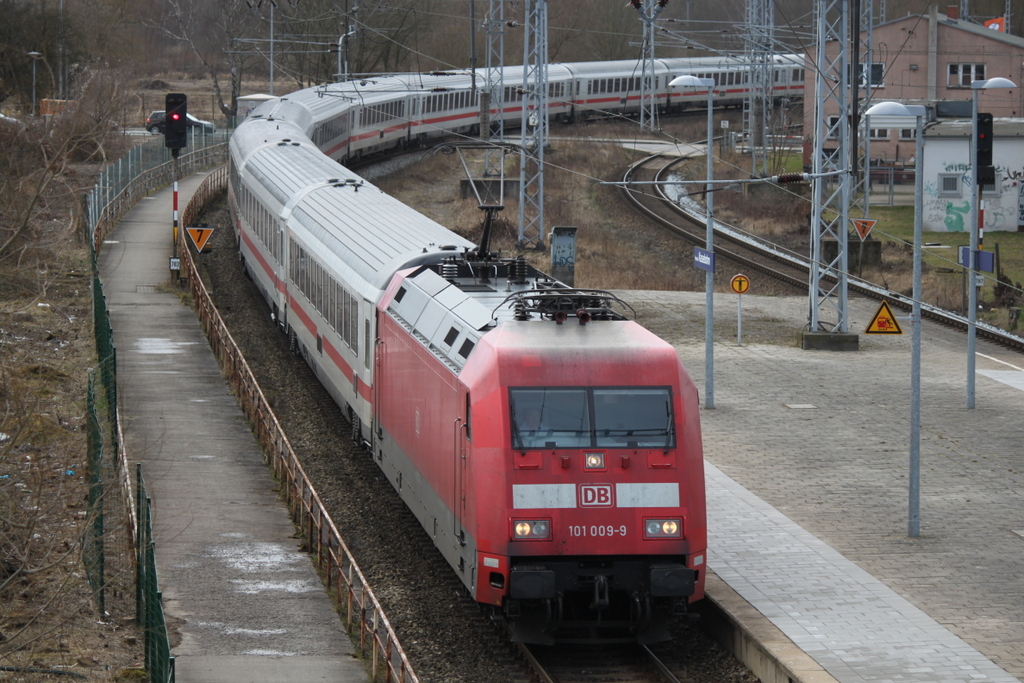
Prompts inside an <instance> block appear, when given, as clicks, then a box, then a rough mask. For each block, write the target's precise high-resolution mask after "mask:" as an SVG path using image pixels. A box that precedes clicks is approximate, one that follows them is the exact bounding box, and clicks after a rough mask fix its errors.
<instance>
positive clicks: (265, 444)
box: [181, 167, 419, 683]
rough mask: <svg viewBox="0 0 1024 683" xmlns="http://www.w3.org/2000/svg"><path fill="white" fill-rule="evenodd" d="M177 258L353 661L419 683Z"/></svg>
mask: <svg viewBox="0 0 1024 683" xmlns="http://www.w3.org/2000/svg"><path fill="white" fill-rule="evenodd" d="M227 178H228V171H227V167H223V168H219V169H217V170H215V171H213V172H212V173H211V174H210V175H209V176H208V177H207V178H206V179H205V180H204V181H203V183H202V185H201V186H200V187H199V189H198V190H197V191H196V193H195V194H194V195H193V197H192V199H191V200H190V201H189V203H188V205H187V206H186V207H185V210H184V211H183V212H182V225H191V224H193V223H195V222H196V219H197V218H198V215H199V213H200V212H201V211H202V209H203V207H204V205H205V204H206V203H207V202H208V201H209V200H210V199H211V198H212V197H214V196H217V195H219V194H220V193H222V192H223V191H224V190H225V188H226V187H227ZM181 257H182V272H183V273H184V274H185V276H186V277H187V278H188V283H189V289H190V292H191V294H192V299H193V301H194V305H195V308H196V314H197V315H198V316H199V320H200V322H201V324H202V326H203V330H204V331H205V332H206V336H207V338H208V340H209V342H210V348H212V349H213V352H214V354H215V355H216V356H217V359H218V361H219V362H220V365H221V369H222V372H223V374H224V376H225V378H226V379H227V380H228V382H230V383H231V386H232V388H233V389H234V390H235V395H236V396H237V397H238V401H239V403H240V404H241V407H242V410H243V411H244V412H245V415H246V417H247V418H248V420H249V424H250V425H251V426H252V430H253V432H254V433H255V434H256V437H257V438H258V439H259V442H260V445H261V447H262V448H263V453H264V456H265V459H266V463H267V465H269V466H270V467H271V469H272V470H273V471H274V476H275V477H276V478H277V479H278V481H279V482H280V484H281V489H280V490H281V495H282V496H283V497H284V499H285V502H286V503H287V504H288V506H289V508H290V510H291V514H292V520H293V521H294V522H295V524H296V525H298V527H299V528H300V529H302V531H303V533H304V534H305V536H306V538H307V547H308V548H309V551H310V553H311V554H313V555H314V556H315V558H316V562H317V567H318V568H319V570H320V572H321V574H322V576H323V578H324V581H325V582H326V584H327V587H328V590H329V592H330V594H331V596H332V599H333V600H334V601H335V606H336V607H337V608H338V609H339V610H341V612H342V617H343V618H344V620H345V625H346V628H347V629H348V632H349V634H350V635H352V636H355V635H356V633H358V637H359V654H360V656H361V657H364V658H366V657H367V649H368V648H369V649H370V652H369V658H370V661H369V664H370V669H371V671H370V673H371V677H372V678H371V680H374V681H376V680H378V675H383V676H384V680H385V681H387V682H390V681H395V682H396V683H404V682H408V683H418V681H419V679H418V678H417V677H416V674H415V673H414V672H413V670H412V666H411V664H410V663H409V660H408V657H407V656H406V654H405V651H404V650H403V649H402V646H401V644H400V643H399V642H398V638H397V636H396V635H395V632H394V629H393V628H392V626H391V622H390V621H389V620H388V618H387V616H386V615H385V614H384V610H383V608H382V607H381V605H380V603H379V602H378V601H377V598H376V596H375V595H374V593H373V590H372V589H371V588H370V586H369V584H368V583H367V582H366V578H365V576H363V573H362V571H361V570H360V569H359V566H358V565H357V564H356V561H355V558H354V557H353V556H352V553H351V551H350V550H349V549H348V547H347V546H346V544H345V541H344V539H343V538H342V536H341V533H340V532H339V531H338V529H337V527H336V526H335V525H334V522H333V521H332V520H331V518H330V516H329V515H328V513H327V510H326V508H325V507H324V504H323V502H322V501H321V500H320V496H319V495H317V493H316V491H315V490H314V488H313V485H312V483H311V482H310V481H309V478H308V477H307V476H306V473H305V471H304V470H303V468H302V465H301V464H300V462H299V460H298V458H297V457H296V455H295V452H294V451H293V450H292V447H291V444H290V443H289V441H288V437H287V436H286V435H285V433H284V430H283V429H282V428H281V425H280V424H279V423H278V421H277V417H276V416H275V415H274V412H273V411H272V410H271V408H270V404H269V403H268V402H267V399H266V397H265V396H264V395H263V390H262V389H261V388H260V386H259V384H258V382H257V381H256V377H255V375H254V374H253V373H252V371H251V370H250V369H249V365H248V363H247V362H246V360H245V358H244V357H243V356H242V353H241V351H240V350H239V349H238V346H237V345H236V344H235V341H234V339H233V338H232V336H231V333H230V332H229V331H228V329H227V326H226V325H225V324H224V321H223V319H222V318H221V317H220V313H219V312H218V311H217V309H216V307H215V306H214V304H213V300H212V299H211V298H210V295H209V292H207V290H206V286H205V285H204V284H203V282H202V279H201V277H200V275H199V271H198V270H197V268H196V265H195V262H194V259H193V257H192V248H191V246H189V247H188V248H183V249H181Z"/></svg>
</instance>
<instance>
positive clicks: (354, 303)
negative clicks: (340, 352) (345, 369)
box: [348, 294, 359, 356]
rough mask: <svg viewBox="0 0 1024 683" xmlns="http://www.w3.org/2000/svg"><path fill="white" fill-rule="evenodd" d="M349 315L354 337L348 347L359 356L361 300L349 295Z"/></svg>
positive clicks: (350, 339)
mask: <svg viewBox="0 0 1024 683" xmlns="http://www.w3.org/2000/svg"><path fill="white" fill-rule="evenodd" d="M348 315H349V320H350V325H351V331H352V336H351V337H350V338H349V341H348V345H349V347H351V349H352V353H354V354H356V355H357V356H358V355H359V300H358V299H356V298H355V297H354V296H352V295H351V294H350V295H349V307H348Z"/></svg>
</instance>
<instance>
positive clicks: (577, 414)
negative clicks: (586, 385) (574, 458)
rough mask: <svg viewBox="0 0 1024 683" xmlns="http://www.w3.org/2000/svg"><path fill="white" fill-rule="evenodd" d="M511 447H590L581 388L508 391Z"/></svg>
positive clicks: (588, 416) (588, 412)
mask: <svg viewBox="0 0 1024 683" xmlns="http://www.w3.org/2000/svg"><path fill="white" fill-rule="evenodd" d="M509 403H510V404H511V406H512V445H513V447H514V448H519V449H523V448H583V447H586V446H589V445H590V432H591V430H590V409H589V406H588V405H587V404H588V401H587V391H586V390H585V389H544V388H530V389H512V390H510V391H509Z"/></svg>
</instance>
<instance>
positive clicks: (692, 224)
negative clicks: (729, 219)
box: [621, 154, 1024, 352]
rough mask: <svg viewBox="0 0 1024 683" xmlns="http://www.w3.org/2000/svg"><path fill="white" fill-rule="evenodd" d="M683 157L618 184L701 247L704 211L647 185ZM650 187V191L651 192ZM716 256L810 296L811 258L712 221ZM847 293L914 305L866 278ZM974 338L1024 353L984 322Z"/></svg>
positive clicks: (649, 162)
mask: <svg viewBox="0 0 1024 683" xmlns="http://www.w3.org/2000/svg"><path fill="white" fill-rule="evenodd" d="M682 161H683V159H682V158H679V159H674V160H669V161H667V162H666V161H665V157H664V155H661V154H654V155H651V156H649V157H647V158H645V159H642V160H640V161H639V162H637V163H636V164H634V165H633V166H631V167H630V168H629V169H627V170H626V172H625V174H624V176H623V179H622V182H623V184H622V185H621V188H622V190H621V191H622V194H623V196H624V197H625V198H626V200H627V201H628V202H629V203H630V204H632V205H633V207H634V208H635V209H636V210H637V211H639V212H640V213H641V214H643V215H645V216H647V217H648V218H649V219H651V220H653V221H655V222H656V223H658V224H659V225H661V226H662V227H664V228H666V229H667V230H669V231H670V232H672V233H674V234H676V235H678V236H680V237H681V238H683V239H685V240H688V241H690V242H692V243H694V244H695V245H698V246H703V245H704V244H705V237H706V230H707V227H706V226H707V224H706V219H705V215H704V210H703V208H700V207H697V206H694V208H686V207H685V206H682V205H680V203H679V202H678V201H676V200H675V199H673V198H671V197H669V196H668V195H667V194H666V192H665V191H664V189H663V188H664V187H665V186H664V185H651V184H649V183H650V182H651V181H656V182H663V181H665V180H668V179H670V178H669V176H670V175H671V174H672V173H674V172H675V168H676V166H677V165H678V164H679V163H681V162H682ZM651 188H654V189H651ZM715 254H716V256H717V257H718V258H720V259H725V260H727V261H730V262H733V263H736V264H737V265H739V266H740V267H742V268H744V269H745V270H747V271H754V272H758V273H762V274H764V275H767V276H768V277H770V278H772V279H773V280H775V281H777V282H779V283H781V284H783V285H785V286H787V287H790V288H792V290H793V292H794V293H800V294H804V295H807V294H808V281H809V273H810V258H809V256H808V255H807V254H806V253H798V252H795V251H791V250H786V249H783V248H781V247H779V246H778V245H775V244H772V243H770V242H768V241H766V240H763V239H761V238H759V237H755V236H753V235H750V234H748V233H746V232H744V231H742V230H741V229H739V228H737V227H735V226H731V225H726V224H723V223H721V222H719V221H717V220H716V222H715ZM848 289H849V293H850V295H858V296H863V297H866V298H869V299H875V300H878V301H887V302H888V303H889V304H890V305H891V306H896V307H898V308H900V309H901V310H904V311H910V310H911V308H912V306H913V300H912V298H911V297H909V296H906V295H904V294H900V293H899V292H894V291H892V290H889V289H887V288H885V287H882V286H880V285H876V284H874V283H872V282H869V281H867V280H863V279H859V278H856V277H853V276H852V275H851V276H849V285H848ZM921 316H922V318H925V319H928V320H932V321H934V322H937V323H940V324H942V325H945V326H947V327H952V328H954V329H960V330H964V331H966V330H967V329H968V326H969V324H970V323H969V321H968V320H967V318H966V317H964V316H962V315H959V314H957V313H952V312H950V311H947V310H945V309H942V308H938V307H937V306H931V305H929V304H927V303H925V302H922V304H921ZM976 330H977V337H978V338H979V339H987V340H988V341H991V342H994V343H997V344H1000V345H1001V346H1004V347H1006V348H1009V349H1013V350H1015V351H1019V352H1024V338H1022V337H1019V336H1017V335H1015V334H1011V333H1010V332H1006V331H1005V330H1002V329H999V328H998V327H995V326H993V325H989V324H987V323H983V322H978V323H976Z"/></svg>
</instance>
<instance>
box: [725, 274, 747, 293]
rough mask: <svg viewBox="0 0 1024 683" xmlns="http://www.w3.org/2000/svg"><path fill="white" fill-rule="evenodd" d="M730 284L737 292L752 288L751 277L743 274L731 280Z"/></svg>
mask: <svg viewBox="0 0 1024 683" xmlns="http://www.w3.org/2000/svg"><path fill="white" fill-rule="evenodd" d="M729 285H730V286H731V287H732V291H734V292H736V293H737V294H743V293H744V292H746V291H747V290H748V289H750V278H748V277H747V276H746V275H743V274H740V275H736V276H734V277H733V278H732V280H731V281H730V282H729Z"/></svg>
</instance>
